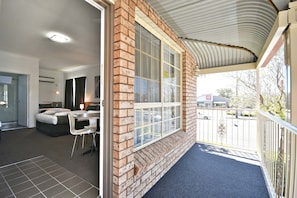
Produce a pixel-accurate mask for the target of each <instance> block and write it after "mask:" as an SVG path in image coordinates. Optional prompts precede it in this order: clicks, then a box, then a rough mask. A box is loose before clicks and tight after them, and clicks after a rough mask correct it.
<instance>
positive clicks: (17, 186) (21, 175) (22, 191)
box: [0, 155, 98, 198]
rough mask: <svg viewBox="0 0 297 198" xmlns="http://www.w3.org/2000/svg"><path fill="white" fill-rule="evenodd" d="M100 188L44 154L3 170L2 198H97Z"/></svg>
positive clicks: (1, 172)
mask: <svg viewBox="0 0 297 198" xmlns="http://www.w3.org/2000/svg"><path fill="white" fill-rule="evenodd" d="M97 196H98V188H97V187H96V186H94V185H92V184H91V183H89V182H87V181H86V180H84V179H82V178H80V177H78V176H77V175H75V174H73V173H72V172H70V171H68V170H67V169H65V168H63V167H61V166H59V165H58V164H56V163H54V162H53V161H51V160H50V159H48V158H47V157H45V156H43V155H41V156H38V157H34V158H30V159H27V160H24V161H20V162H16V163H12V164H9V165H5V166H1V167H0V197H3V198H4V197H7V198H12V197H17V198H18V197H20V198H25V197H32V198H39V197H55V198H58V197H60V198H67V197H86V198H90V197H97Z"/></svg>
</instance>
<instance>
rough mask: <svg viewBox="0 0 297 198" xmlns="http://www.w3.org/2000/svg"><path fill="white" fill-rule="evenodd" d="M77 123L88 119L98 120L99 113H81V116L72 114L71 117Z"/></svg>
mask: <svg viewBox="0 0 297 198" xmlns="http://www.w3.org/2000/svg"><path fill="white" fill-rule="evenodd" d="M73 116H74V117H75V119H76V120H77V121H84V120H90V119H100V113H99V112H98V113H88V112H86V113H82V114H74V115H73Z"/></svg>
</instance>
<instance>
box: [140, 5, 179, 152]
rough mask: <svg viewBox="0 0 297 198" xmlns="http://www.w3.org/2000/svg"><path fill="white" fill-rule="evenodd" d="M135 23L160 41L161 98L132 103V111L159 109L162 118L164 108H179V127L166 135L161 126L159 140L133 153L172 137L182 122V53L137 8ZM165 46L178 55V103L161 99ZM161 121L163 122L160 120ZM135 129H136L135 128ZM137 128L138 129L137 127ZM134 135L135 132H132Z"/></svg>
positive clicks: (161, 96) (176, 45)
mask: <svg viewBox="0 0 297 198" xmlns="http://www.w3.org/2000/svg"><path fill="white" fill-rule="evenodd" d="M135 21H136V22H137V23H139V24H140V25H141V26H143V27H144V28H145V29H147V30H148V31H149V32H150V33H151V34H153V35H154V36H155V37H157V38H158V39H159V40H160V41H161V46H160V52H161V54H160V61H161V64H160V67H161V68H160V71H161V73H160V75H161V82H160V83H161V86H160V98H161V102H159V103H134V110H135V109H144V108H145V109H147V108H161V111H162V118H163V117H164V115H163V114H164V112H163V108H164V107H173V106H175V107H176V106H180V123H179V125H180V127H179V129H176V130H174V131H171V132H170V133H167V134H163V126H162V136H161V137H160V138H157V139H154V140H151V141H150V142H148V143H144V144H143V145H140V146H138V147H135V148H134V151H137V150H140V149H142V148H144V147H146V146H148V145H151V144H153V143H154V142H157V141H159V140H161V139H163V138H165V137H167V136H169V135H172V134H173V133H176V132H178V131H180V130H182V120H183V115H182V96H183V94H182V53H183V51H184V50H183V49H182V48H181V47H180V46H179V45H178V44H177V43H176V42H175V41H173V40H172V39H171V38H170V37H169V36H168V35H167V34H166V33H165V32H163V31H162V30H161V29H160V28H159V27H158V26H157V25H155V24H154V23H153V22H152V21H151V20H150V19H149V18H148V17H147V16H146V15H145V14H143V13H142V12H141V11H140V10H139V9H138V8H136V16H135ZM165 43H166V44H167V45H168V46H169V47H171V48H172V49H174V50H175V51H176V52H177V53H178V54H179V56H180V57H179V65H180V67H179V71H180V79H179V80H180V83H179V86H180V96H179V97H180V99H179V101H180V102H164V99H163V96H164V95H163V85H164V84H163V83H164V82H163V79H164V76H163V64H164V54H163V53H164V44H165ZM162 121H164V120H163V119H162ZM135 128H136V127H135ZM137 128H138V127H137ZM134 133H135V131H134Z"/></svg>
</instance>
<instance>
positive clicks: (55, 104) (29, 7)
mask: <svg viewBox="0 0 297 198" xmlns="http://www.w3.org/2000/svg"><path fill="white" fill-rule="evenodd" d="M100 26H101V11H100V10H98V9H97V8H95V7H94V6H92V5H91V4H89V3H88V2H86V1H72V0H52V1H42V2H41V1H38V0H19V1H11V0H0V123H1V125H0V129H1V130H0V131H2V132H1V133H0V134H1V139H0V167H5V166H8V165H10V164H17V163H19V162H20V161H23V160H27V159H35V158H36V157H37V160H38V159H41V158H40V156H44V157H46V158H47V159H46V160H50V161H51V162H53V163H55V164H57V165H59V166H62V167H63V168H65V169H67V171H70V172H71V173H73V174H74V175H75V176H77V177H79V178H80V179H81V181H86V182H87V183H88V185H90V186H91V187H90V189H87V191H90V192H93V191H94V190H95V191H96V192H97V191H98V147H99V144H98V135H96V134H95V135H96V139H94V137H95V135H94V133H92V134H93V137H92V135H88V134H86V135H85V136H84V138H81V137H78V142H77V144H76V146H74V139H75V136H74V135H73V134H71V132H70V129H69V120H68V117H67V115H68V114H69V112H74V111H75V112H76V113H73V114H75V115H76V114H79V113H81V114H83V113H88V111H93V113H94V112H95V113H97V112H98V111H99V104H100V96H99V85H100V81H99V79H100V78H99V76H100V67H99V65H100V29H101V28H100ZM79 79H80V80H81V79H83V82H82V84H83V85H82V88H80V86H81V85H80V84H79V81H78V80H79ZM66 81H71V82H72V85H71V87H67V86H68V85H67V82H66ZM79 88H80V89H79ZM69 90H70V91H69ZM78 93H80V95H79V94H78ZM69 98H70V99H69ZM69 101H70V102H69ZM53 109H54V110H55V112H54V113H53V111H52V110H53ZM45 112H47V113H48V114H47V115H46V116H47V117H49V114H51V115H50V116H52V115H55V114H56V113H58V114H60V115H58V116H54V119H56V122H58V123H50V124H49V123H47V122H52V121H44V123H43V122H42V121H40V122H39V121H38V120H37V115H38V114H41V113H45ZM62 114H63V115H62ZM63 119H64V120H65V122H66V123H67V124H65V126H62V125H63V124H60V122H62V121H61V120H63ZM76 119H77V118H76ZM57 120H58V121H57ZM89 120H90V119H89ZM89 120H88V121H83V122H85V124H83V125H81V126H79V127H77V125H75V129H76V130H77V129H82V130H84V127H85V126H86V125H88V126H89V124H90V122H91V121H89ZM54 122H55V121H54ZM38 123H41V125H39V126H38ZM75 124H77V122H76V123H75ZM95 124H97V126H96V129H98V128H99V127H98V125H99V122H98V121H97V122H95ZM55 125H57V126H55ZM63 127H65V128H63ZM59 130H60V131H63V133H59ZM57 131H58V132H57ZM47 132H48V133H47ZM95 132H96V130H95ZM89 134H90V133H89ZM94 140H96V141H97V142H95V144H96V143H97V144H96V145H94ZM83 142H84V143H85V145H84V148H82V143H83ZM94 146H95V149H94ZM74 147H77V149H74V152H73V156H71V157H70V155H71V151H72V148H74ZM90 147H91V148H92V150H91V152H88V151H90ZM4 151H5V152H4ZM2 190H3V189H1V190H0V197H1V195H2V194H3V192H4V191H2ZM5 192H6V191H5ZM80 192H83V191H80ZM1 193H2V194H1ZM73 193H74V192H73ZM75 195H76V196H78V194H75Z"/></svg>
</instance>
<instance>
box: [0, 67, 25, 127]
mask: <svg viewBox="0 0 297 198" xmlns="http://www.w3.org/2000/svg"><path fill="white" fill-rule="evenodd" d="M27 81H28V77H27V75H21V74H11V73H0V121H1V129H2V131H9V130H15V129H20V128H24V127H27V118H28V116H27V109H28V107H27V106H28V101H27V98H28V91H27V90H28V83H27Z"/></svg>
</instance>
